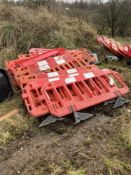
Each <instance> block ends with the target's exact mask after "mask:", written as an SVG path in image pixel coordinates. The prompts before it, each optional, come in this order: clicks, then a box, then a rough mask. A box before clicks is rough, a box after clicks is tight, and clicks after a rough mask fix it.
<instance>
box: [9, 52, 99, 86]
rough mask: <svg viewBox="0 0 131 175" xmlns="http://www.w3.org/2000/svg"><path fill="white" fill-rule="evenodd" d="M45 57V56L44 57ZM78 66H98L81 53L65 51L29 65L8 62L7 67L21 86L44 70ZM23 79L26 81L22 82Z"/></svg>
mask: <svg viewBox="0 0 131 175" xmlns="http://www.w3.org/2000/svg"><path fill="white" fill-rule="evenodd" d="M42 58H43V57H42ZM76 67H86V68H89V67H96V66H95V65H90V64H89V63H88V59H86V57H84V56H83V55H81V54H77V53H76V54H74V55H72V54H70V53H65V54H62V55H61V56H54V57H50V58H47V59H46V60H41V61H37V62H36V61H35V62H34V64H33V63H32V61H31V64H30V65H28V66H25V67H23V66H16V67H15V68H14V66H10V63H9V64H7V69H8V71H9V72H10V74H11V76H12V78H13V79H14V80H15V81H16V84H17V85H18V86H20V87H23V84H24V85H25V84H26V83H25V82H28V81H29V80H30V79H35V78H36V77H37V75H38V74H41V73H43V72H45V73H47V72H55V71H61V70H67V69H71V68H76ZM20 80H23V82H24V83H22V84H21V83H20V82H22V81H20Z"/></svg>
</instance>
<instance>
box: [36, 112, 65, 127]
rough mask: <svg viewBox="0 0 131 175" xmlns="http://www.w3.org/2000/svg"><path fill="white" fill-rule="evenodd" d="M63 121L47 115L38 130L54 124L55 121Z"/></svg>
mask: <svg viewBox="0 0 131 175" xmlns="http://www.w3.org/2000/svg"><path fill="white" fill-rule="evenodd" d="M61 120H64V118H57V117H54V116H52V115H49V116H48V117H47V118H46V119H44V120H43V121H42V122H41V124H40V125H39V128H42V127H43V126H47V125H50V124H52V123H55V122H56V121H61Z"/></svg>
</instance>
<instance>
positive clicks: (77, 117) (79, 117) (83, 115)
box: [70, 106, 93, 124]
mask: <svg viewBox="0 0 131 175" xmlns="http://www.w3.org/2000/svg"><path fill="white" fill-rule="evenodd" d="M70 110H71V112H72V113H73V116H74V119H75V123H74V124H78V123H80V122H81V121H84V120H87V119H90V118H91V117H93V114H89V113H83V112H75V111H74V108H73V106H70Z"/></svg>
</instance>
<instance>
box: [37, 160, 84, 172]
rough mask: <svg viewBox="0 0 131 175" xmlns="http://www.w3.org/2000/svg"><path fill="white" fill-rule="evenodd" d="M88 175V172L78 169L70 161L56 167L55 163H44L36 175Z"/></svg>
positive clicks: (38, 168)
mask: <svg viewBox="0 0 131 175" xmlns="http://www.w3.org/2000/svg"><path fill="white" fill-rule="evenodd" d="M43 174H50V175H63V174H66V175H87V173H86V171H85V170H84V169H82V168H80V169H76V168H74V167H73V165H72V164H71V163H70V161H65V162H62V165H56V164H55V163H48V162H47V161H44V162H42V163H41V164H40V165H39V166H38V167H37V168H36V171H35V173H34V175H43Z"/></svg>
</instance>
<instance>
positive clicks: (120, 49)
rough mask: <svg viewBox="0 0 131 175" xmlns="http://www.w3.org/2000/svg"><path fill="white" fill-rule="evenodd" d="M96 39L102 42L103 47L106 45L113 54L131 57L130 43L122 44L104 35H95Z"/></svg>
mask: <svg viewBox="0 0 131 175" xmlns="http://www.w3.org/2000/svg"><path fill="white" fill-rule="evenodd" d="M97 41H98V43H100V44H103V45H104V47H106V48H107V49H108V50H110V51H111V52H113V53H114V54H116V55H118V56H122V57H125V58H131V46H130V45H122V44H121V43H119V42H118V41H115V40H114V39H112V38H108V37H106V36H97Z"/></svg>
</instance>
